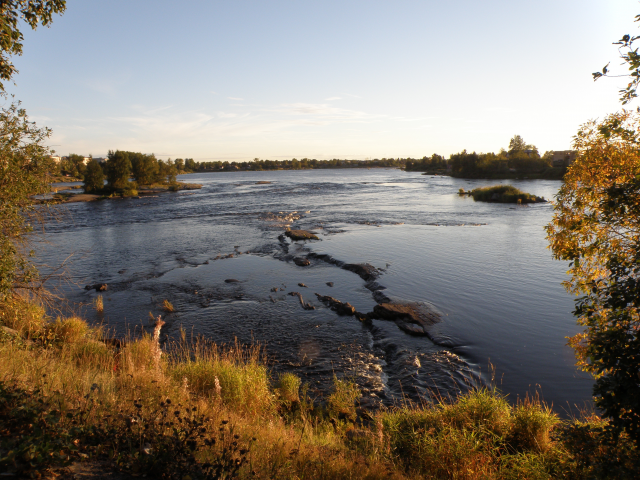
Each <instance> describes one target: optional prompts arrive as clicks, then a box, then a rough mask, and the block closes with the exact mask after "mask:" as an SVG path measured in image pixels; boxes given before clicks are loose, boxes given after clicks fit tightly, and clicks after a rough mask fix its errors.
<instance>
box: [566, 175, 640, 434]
mask: <svg viewBox="0 0 640 480" xmlns="http://www.w3.org/2000/svg"><path fill="white" fill-rule="evenodd" d="M600 211H601V212H602V213H601V218H602V219H603V221H606V222H607V223H609V224H610V225H612V226H614V228H615V227H616V226H621V227H622V228H626V227H625V226H624V224H625V223H626V222H625V221H624V220H623V219H625V218H627V217H629V216H632V217H635V218H639V217H640V177H636V179H634V180H633V181H631V182H627V183H624V184H616V185H613V186H611V187H610V188H608V189H607V190H606V191H605V192H604V195H603V196H602V199H601V201H600ZM628 243H629V245H628V246H629V247H632V248H629V249H627V250H626V251H623V252H616V251H614V252H612V253H611V254H610V256H609V257H608V259H607V262H606V265H605V267H606V269H607V271H608V275H607V276H606V277H603V278H601V279H597V280H594V281H593V282H591V283H590V284H589V286H590V291H589V292H588V294H587V295H586V296H584V297H582V298H580V300H579V301H578V303H577V308H576V310H575V314H576V315H577V316H578V317H579V318H580V319H581V323H582V324H583V325H585V326H586V327H587V330H586V332H585V333H583V334H582V335H579V336H578V337H577V338H575V337H574V338H573V339H572V343H573V344H574V346H576V348H577V349H578V351H579V352H580V353H581V356H582V357H583V360H582V365H583V368H584V369H585V370H587V371H589V372H591V373H592V374H593V375H594V376H595V377H596V383H595V386H594V396H595V403H596V406H597V407H598V408H600V409H601V410H602V411H603V412H604V414H605V415H606V416H607V417H609V418H610V419H611V421H610V428H611V429H612V430H613V431H614V432H616V433H619V432H622V431H625V432H626V433H627V434H628V435H629V436H630V437H631V438H632V439H633V440H634V441H635V442H636V443H637V444H639V445H640V336H639V334H640V238H639V237H638V236H637V235H634V236H630V238H629V240H628ZM583 340H587V341H586V342H584V341H583ZM587 360H588V361H587Z"/></svg>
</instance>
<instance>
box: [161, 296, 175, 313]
mask: <svg viewBox="0 0 640 480" xmlns="http://www.w3.org/2000/svg"><path fill="white" fill-rule="evenodd" d="M162 308H163V310H164V311H165V312H167V313H172V312H173V311H174V310H175V309H174V308H173V305H172V304H171V302H170V301H169V300H167V299H166V298H165V300H164V301H163V302H162Z"/></svg>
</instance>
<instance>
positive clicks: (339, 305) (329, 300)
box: [316, 293, 356, 315]
mask: <svg viewBox="0 0 640 480" xmlns="http://www.w3.org/2000/svg"><path fill="white" fill-rule="evenodd" d="M316 297H318V300H320V301H321V302H322V303H324V304H325V305H327V306H328V307H329V308H331V310H333V311H334V312H336V313H337V314H338V315H355V313H356V309H355V307H354V306H353V305H351V304H350V303H348V302H347V303H343V302H341V301H340V300H336V299H335V298H333V297H330V296H328V295H320V294H319V293H316Z"/></svg>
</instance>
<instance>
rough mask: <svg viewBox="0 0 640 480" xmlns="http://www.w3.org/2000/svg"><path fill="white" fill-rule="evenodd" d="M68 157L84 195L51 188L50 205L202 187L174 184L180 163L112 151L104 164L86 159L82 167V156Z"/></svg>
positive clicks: (133, 153) (135, 153)
mask: <svg viewBox="0 0 640 480" xmlns="http://www.w3.org/2000/svg"><path fill="white" fill-rule="evenodd" d="M76 157H77V158H76ZM69 158H71V159H72V160H74V161H75V160H77V161H75V163H73V165H74V166H76V167H77V172H76V171H74V172H72V173H74V174H75V175H76V176H78V175H80V176H82V178H83V184H84V185H83V187H84V192H83V193H72V192H68V191H65V192H61V193H58V192H57V190H56V188H55V187H54V188H53V192H52V193H53V202H54V203H62V202H90V201H93V200H100V199H105V198H122V197H138V196H141V195H151V194H158V193H163V192H178V191H180V190H196V189H199V188H202V185H200V184H197V183H184V182H178V181H177V180H176V176H177V174H178V171H179V168H180V165H181V164H180V163H176V162H171V161H170V160H167V161H162V160H159V159H157V158H156V157H155V155H153V154H143V153H139V152H127V151H122V150H116V151H115V152H114V151H110V152H109V155H108V157H107V159H106V160H105V161H104V162H99V161H98V160H97V159H94V158H89V159H88V162H87V163H86V165H85V164H84V163H83V157H81V156H79V155H70V156H69ZM80 167H81V168H80ZM105 180H106V182H105ZM78 188H81V187H80V186H79V185H78V186H72V187H66V188H65V190H72V189H78ZM47 201H48V200H47Z"/></svg>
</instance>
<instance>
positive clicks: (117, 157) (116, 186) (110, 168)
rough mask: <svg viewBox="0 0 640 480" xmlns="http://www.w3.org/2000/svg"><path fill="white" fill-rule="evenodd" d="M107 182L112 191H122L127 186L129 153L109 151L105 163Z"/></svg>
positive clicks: (129, 162) (129, 171) (129, 163)
mask: <svg viewBox="0 0 640 480" xmlns="http://www.w3.org/2000/svg"><path fill="white" fill-rule="evenodd" d="M106 170H107V171H106V173H107V182H108V184H109V188H111V189H112V190H123V189H125V188H127V187H128V186H129V175H130V174H131V160H129V152H123V151H122V150H116V151H115V152H114V151H113V150H109V154H108V157H107V163H106Z"/></svg>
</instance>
